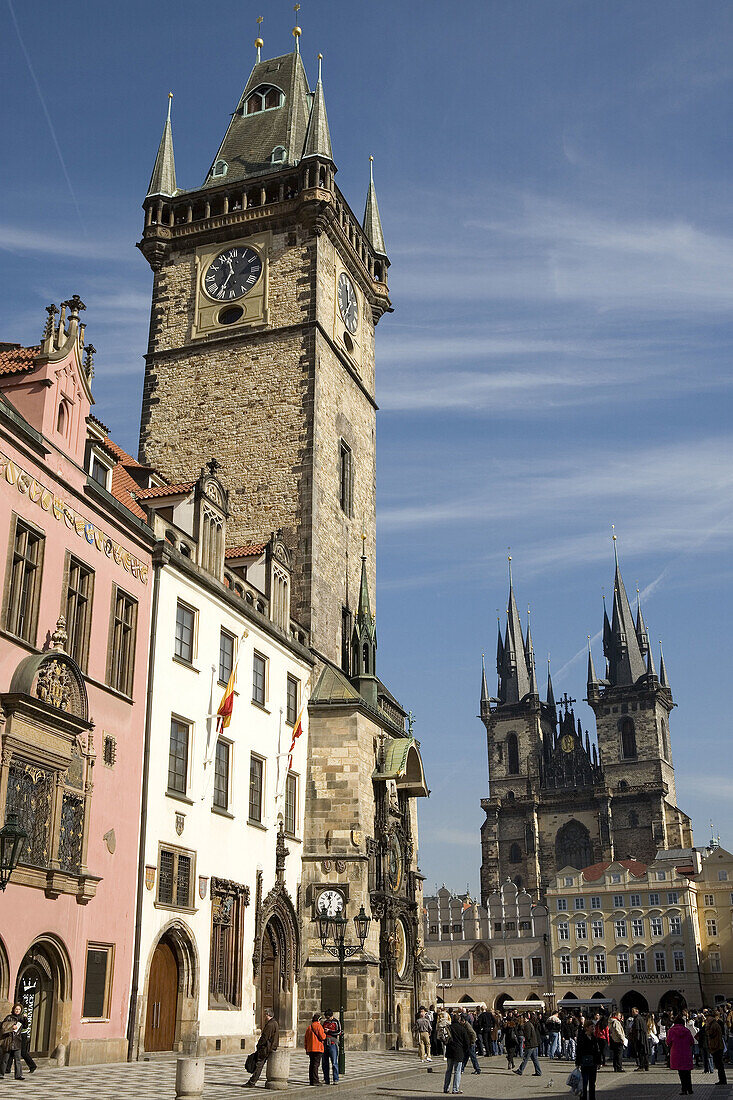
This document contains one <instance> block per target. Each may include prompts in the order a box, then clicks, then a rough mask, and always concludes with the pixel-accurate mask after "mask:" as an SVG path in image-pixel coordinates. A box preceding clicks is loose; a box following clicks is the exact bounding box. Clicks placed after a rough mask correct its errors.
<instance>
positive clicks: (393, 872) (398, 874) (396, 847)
mask: <svg viewBox="0 0 733 1100" xmlns="http://www.w3.org/2000/svg"><path fill="white" fill-rule="evenodd" d="M389 885H390V887H391V888H392V890H394V891H395V892H396V891H397V890H399V888H400V886H401V885H402V849H401V848H400V842H399V840H398V839H397V837H396V836H393V837H392V839H391V840H390V843H389Z"/></svg>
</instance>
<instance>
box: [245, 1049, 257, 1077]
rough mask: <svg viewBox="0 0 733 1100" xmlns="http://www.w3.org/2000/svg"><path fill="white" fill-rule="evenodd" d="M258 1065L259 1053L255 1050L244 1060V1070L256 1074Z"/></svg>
mask: <svg viewBox="0 0 733 1100" xmlns="http://www.w3.org/2000/svg"><path fill="white" fill-rule="evenodd" d="M256 1065H257V1051H256V1050H253V1051H252V1053H251V1054H248V1055H247V1057H246V1058H245V1059H244V1068H245V1069H246V1071H247V1073H254V1068H255V1066H256Z"/></svg>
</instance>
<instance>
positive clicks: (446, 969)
mask: <svg viewBox="0 0 733 1100" xmlns="http://www.w3.org/2000/svg"><path fill="white" fill-rule="evenodd" d="M451 971H452V967H451V960H450V959H441V960H440V980H441V981H443V982H447V981H451V980H452V978H453V974H452V972H451Z"/></svg>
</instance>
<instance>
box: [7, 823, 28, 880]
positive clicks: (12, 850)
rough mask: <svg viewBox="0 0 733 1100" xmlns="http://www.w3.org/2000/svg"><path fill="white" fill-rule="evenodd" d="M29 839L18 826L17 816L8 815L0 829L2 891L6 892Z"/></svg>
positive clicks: (21, 827)
mask: <svg viewBox="0 0 733 1100" xmlns="http://www.w3.org/2000/svg"><path fill="white" fill-rule="evenodd" d="M27 839H28V833H27V832H26V831H25V829H24V828H23V826H22V825H19V824H18V815H17V814H10V813H9V814H8V816H7V820H6V822H5V824H4V825H3V827H2V829H0V890H4V889H5V887H6V886H7V885H8V882H9V881H10V876H11V875H12V873H13V871H14V870H15V868H16V867H17V866H18V860H19V859H20V849H21V848H22V846H23V842H24V841H25V840H27Z"/></svg>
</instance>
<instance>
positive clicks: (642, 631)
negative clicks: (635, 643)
mask: <svg viewBox="0 0 733 1100" xmlns="http://www.w3.org/2000/svg"><path fill="white" fill-rule="evenodd" d="M636 637H637V638H638V640H639V649H640V650H641V653H642V656H646V654H647V652H648V651H649V648H650V646H649V633H648V631H647V628H646V623H645V622H644V616H643V615H642V613H641V596H640V594H639V589H638V588H637V590H636Z"/></svg>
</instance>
